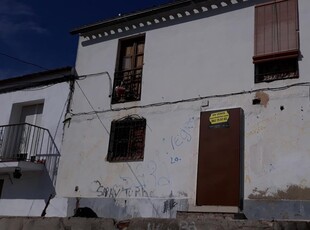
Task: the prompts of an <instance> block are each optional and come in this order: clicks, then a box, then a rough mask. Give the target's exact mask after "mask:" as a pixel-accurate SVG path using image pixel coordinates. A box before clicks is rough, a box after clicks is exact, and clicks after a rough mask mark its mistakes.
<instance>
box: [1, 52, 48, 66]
mask: <svg viewBox="0 0 310 230" xmlns="http://www.w3.org/2000/svg"><path fill="white" fill-rule="evenodd" d="M0 55H2V56H5V57H8V58H11V59H13V60H15V61H18V62H21V63H24V64H27V65H32V66H35V67H37V68H40V69H44V70H49V69H47V68H45V67H43V66H40V65H37V64H35V63H32V62H28V61H25V60H22V59H20V58H17V57H14V56H11V55H8V54H5V53H2V52H0Z"/></svg>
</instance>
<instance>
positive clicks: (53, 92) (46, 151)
mask: <svg viewBox="0 0 310 230" xmlns="http://www.w3.org/2000/svg"><path fill="white" fill-rule="evenodd" d="M73 80H74V74H73V72H72V68H71V67H64V68H59V69H53V70H48V71H44V72H39V73H34V74H29V75H24V76H20V77H14V78H10V79H6V80H1V81H0V105H1V113H0V215H1V216H41V215H42V214H43V215H44V212H46V211H47V210H46V208H45V207H46V204H48V203H49V200H50V199H51V198H53V197H54V196H55V183H56V176H57V169H58V164H59V157H60V148H61V143H62V137H63V123H62V122H63V120H64V115H65V114H66V112H67V111H66V110H67V108H68V106H69V103H70V98H71V92H72V90H73ZM58 203H59V201H58ZM49 208H50V213H49V215H59V216H61V215H62V216H66V212H64V213H61V212H59V209H57V210H56V214H55V212H54V210H53V209H52V208H51V206H50V207H49ZM44 210H45V211H44ZM43 211H44V212H43Z"/></svg>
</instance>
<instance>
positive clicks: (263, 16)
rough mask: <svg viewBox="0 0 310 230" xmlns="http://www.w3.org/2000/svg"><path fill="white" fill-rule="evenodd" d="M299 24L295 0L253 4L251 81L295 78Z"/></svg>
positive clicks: (277, 0)
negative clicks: (253, 30) (253, 77)
mask: <svg viewBox="0 0 310 230" xmlns="http://www.w3.org/2000/svg"><path fill="white" fill-rule="evenodd" d="M298 57H299V26H298V2H297V0H275V1H272V2H268V3H265V4H261V5H257V6H256V7H255V47H254V57H253V63H254V64H255V83H258V82H268V81H274V80H281V79H288V78H297V77H299V73H298Z"/></svg>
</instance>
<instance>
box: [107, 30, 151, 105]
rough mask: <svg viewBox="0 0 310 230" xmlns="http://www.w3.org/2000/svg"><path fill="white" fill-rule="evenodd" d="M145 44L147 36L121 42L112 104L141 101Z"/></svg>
mask: <svg viewBox="0 0 310 230" xmlns="http://www.w3.org/2000/svg"><path fill="white" fill-rule="evenodd" d="M144 44H145V35H142V36H141V35H140V36H136V37H133V38H129V39H123V40H120V41H119V48H118V50H119V52H118V59H117V63H116V71H115V76H114V84H113V89H114V90H113V95H112V103H122V102H129V101H138V100H140V97H141V83H142V68H143V58H144Z"/></svg>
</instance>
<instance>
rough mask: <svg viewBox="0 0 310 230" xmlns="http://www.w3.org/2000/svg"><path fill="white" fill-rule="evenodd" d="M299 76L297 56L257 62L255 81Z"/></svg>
mask: <svg viewBox="0 0 310 230" xmlns="http://www.w3.org/2000/svg"><path fill="white" fill-rule="evenodd" d="M298 77H299V71H298V60H297V58H291V59H280V60H274V61H268V62H261V63H256V64H255V83H259V82H270V81H275V80H283V79H291V78H298Z"/></svg>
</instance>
